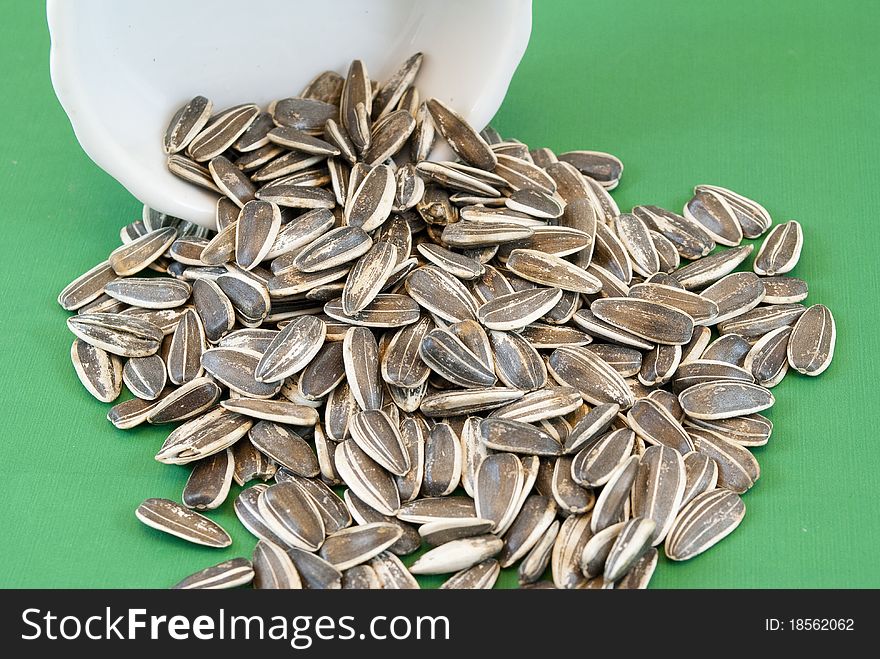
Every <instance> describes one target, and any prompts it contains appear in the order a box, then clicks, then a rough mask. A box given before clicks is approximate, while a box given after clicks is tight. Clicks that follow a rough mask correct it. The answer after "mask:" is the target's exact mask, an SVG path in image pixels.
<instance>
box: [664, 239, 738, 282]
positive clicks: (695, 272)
mask: <svg viewBox="0 0 880 659" xmlns="http://www.w3.org/2000/svg"><path fill="white" fill-rule="evenodd" d="M754 249H755V248H754V246H752V245H740V246H739V247H734V248H732V249H727V250H723V251H719V252H715V253H714V254H710V255H708V256H703V257H701V258H699V259H697V260H695V261H693V262H692V263H688V264H687V265H686V266H684V267H682V268H679V269H678V270H676V271H675V272H674V273H673V275H672V276H673V277H675V278H676V279H677V280H678V282H679V283H680V284H681V285H682V286H684V287H685V288H686V289H687V290H689V291H690V290H694V289H696V288H703V287H704V286H708V285H710V284H712V283H714V282H716V281H718V280H719V279H721V278H722V277H724V276H725V275H729V274H730V273H731V272H733V271H734V270H735V269H736V267H737V266H738V265H739V264H740V263H742V262H743V261H745V260H746V259H747V258H748V257H749V254H751V253H752V251H753V250H754Z"/></svg>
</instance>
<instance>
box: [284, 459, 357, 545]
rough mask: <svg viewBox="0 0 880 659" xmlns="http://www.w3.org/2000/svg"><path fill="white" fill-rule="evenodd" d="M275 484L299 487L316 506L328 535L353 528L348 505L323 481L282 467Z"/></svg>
mask: <svg viewBox="0 0 880 659" xmlns="http://www.w3.org/2000/svg"><path fill="white" fill-rule="evenodd" d="M275 482H276V483H291V484H293V485H295V486H296V487H298V488H299V489H300V491H301V492H302V493H303V494H305V495H306V496H307V497H308V498H309V500H310V501H311V502H312V504H313V505H314V506H315V509H316V510H317V511H318V514H319V515H320V516H321V521H322V522H323V523H324V531H325V532H326V533H327V534H330V533H335V532H336V531H339V530H340V529H344V528H347V527H349V526H351V520H352V518H351V513H350V512H349V510H348V507H347V505H346V504H345V502H343V500H342V499H340V498H339V497H338V496H337V495H336V493H335V492H334V491H333V490H331V489H330V486H329V485H327V484H326V483H324V482H323V481H320V480H318V479H317V478H306V477H304V476H301V475H297V474H295V473H294V472H292V471H290V470H289V469H288V468H287V467H282V468H281V469H279V470H278V471H277V472H276V473H275Z"/></svg>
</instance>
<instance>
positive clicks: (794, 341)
mask: <svg viewBox="0 0 880 659" xmlns="http://www.w3.org/2000/svg"><path fill="white" fill-rule="evenodd" d="M836 342H837V327H836V325H835V322H834V316H832V315H831V311H830V310H829V309H828V307H826V306H825V305H822V304H814V305H813V306H811V307H810V308H809V309H807V310H806V311H805V312H804V313H803V314H802V315H801V316H800V318H798V320H797V322H796V323H795V324H794V328H793V329H792V331H791V335H790V336H789V339H788V363H789V364H790V365H791V367H792V368H793V369H794V370H796V371H797V372H798V373H803V374H804V375H819V374H820V373H823V372H825V369H827V368H828V366H830V365H831V360H832V358H833V357H834V345H835V343H836Z"/></svg>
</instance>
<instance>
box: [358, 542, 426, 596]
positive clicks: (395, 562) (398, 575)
mask: <svg viewBox="0 0 880 659" xmlns="http://www.w3.org/2000/svg"><path fill="white" fill-rule="evenodd" d="M370 567H372V568H373V570H375V572H376V576H377V577H378V578H379V583H380V584H381V587H382V588H383V589H385V590H413V589H416V590H417V589H418V588H419V582H418V581H416V579H415V577H413V576H412V574H410V573H409V571H408V570H407V569H406V568H405V567H404V565H403V563H401V562H400V559H399V558H397V556H395V555H394V554H391V553H389V552H387V551H383V552H382V553H381V554H379V555H378V556H376V557H375V558H373V559H371V560H370Z"/></svg>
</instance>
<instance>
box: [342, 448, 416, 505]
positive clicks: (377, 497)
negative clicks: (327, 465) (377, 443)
mask: <svg viewBox="0 0 880 659" xmlns="http://www.w3.org/2000/svg"><path fill="white" fill-rule="evenodd" d="M335 460H336V470H337V472H338V473H339V476H340V477H341V478H342V480H343V481H344V482H345V484H346V485H347V486H348V487H350V488H351V491H352V492H354V494H356V495H357V496H358V498H359V499H361V500H362V501H363V502H364V503H366V504H367V505H368V506H370V507H371V508H373V509H375V510H376V511H378V512H380V513H382V514H383V515H391V516H393V515H396V514H397V511H398V509H399V508H400V494H399V492H398V491H397V486H396V485H395V483H394V480H393V479H392V478H391V476H390V475H389V474H388V473H387V472H386V471H385V470H384V469H382V467H380V466H379V465H378V464H377V463H376V462H374V461H373V460H372V459H371V458H370V457H369V456H368V455H367V454H366V453H364V451H362V450H361V449H360V447H358V446H357V445H356V444H355V443H354V442H353V441H352V440H346V441H343V442H342V443H341V444H339V446H338V447H337V449H336V453H335ZM401 519H403V518H402V517H401ZM404 521H407V520H405V519H404Z"/></svg>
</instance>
